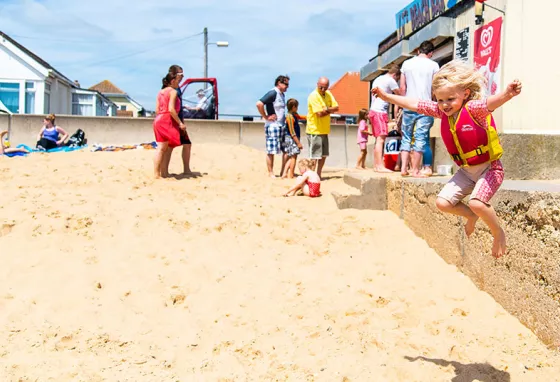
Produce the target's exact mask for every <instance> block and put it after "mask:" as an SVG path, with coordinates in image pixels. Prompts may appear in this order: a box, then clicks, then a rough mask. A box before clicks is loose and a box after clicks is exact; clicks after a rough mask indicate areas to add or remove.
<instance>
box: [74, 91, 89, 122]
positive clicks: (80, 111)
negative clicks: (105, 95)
mask: <svg viewBox="0 0 560 382" xmlns="http://www.w3.org/2000/svg"><path fill="white" fill-rule="evenodd" d="M93 105H94V104H93V94H77V93H73V94H72V114H74V115H87V116H90V117H92V116H94V113H93Z"/></svg>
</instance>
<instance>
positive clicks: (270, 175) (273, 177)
mask: <svg viewBox="0 0 560 382" xmlns="http://www.w3.org/2000/svg"><path fill="white" fill-rule="evenodd" d="M268 176H269V177H271V178H272V179H275V178H276V175H274V174H268Z"/></svg>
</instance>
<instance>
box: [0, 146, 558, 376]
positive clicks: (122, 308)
mask: <svg viewBox="0 0 560 382" xmlns="http://www.w3.org/2000/svg"><path fill="white" fill-rule="evenodd" d="M153 154H154V152H153V151H149V150H134V151H124V152H95V153H93V152H89V151H87V150H83V151H78V152H72V153H55V154H32V155H30V156H29V157H26V158H5V157H2V158H0V184H1V189H0V196H1V204H0V229H1V230H0V253H1V259H2V267H1V268H0V312H1V314H0V325H1V328H2V330H1V331H0V360H1V365H0V381H57V382H61V381H344V382H350V381H352V382H353V381H455V382H458V381H465V382H471V381H499V382H502V381H560V357H559V355H558V353H556V352H554V351H552V350H550V349H547V348H546V346H544V345H543V344H542V343H541V342H540V341H539V340H538V339H537V337H536V336H535V335H534V334H533V333H532V332H531V331H529V330H528V329H527V328H526V327H524V326H523V325H522V324H521V323H520V322H519V321H518V320H517V319H516V318H514V317H512V316H511V315H509V314H508V313H507V312H506V311H505V310H504V309H503V308H502V307H501V306H500V305H498V304H497V303H496V302H495V301H494V300H493V299H492V298H491V297H490V296H489V295H487V294H486V293H484V292H481V291H479V290H478V289H477V288H476V287H475V286H474V284H473V283H472V282H471V281H470V280H469V279H468V278H467V277H465V276H464V275H463V274H462V273H460V272H459V271H458V270H457V269H456V268H455V267H454V266H452V265H449V264H446V263H445V262H444V261H443V260H442V259H441V258H440V257H439V256H438V255H437V254H436V253H435V252H434V251H433V250H432V249H431V248H429V247H428V245H427V244H426V243H425V242H424V241H422V240H421V239H419V238H417V237H416V236H415V235H414V234H413V233H412V232H411V231H410V230H409V229H408V228H407V227H406V226H405V225H404V223H403V222H402V221H400V220H399V219H398V217H397V216H396V215H394V214H393V213H391V212H388V211H358V210H342V211H340V210H338V209H337V208H336V205H335V203H334V201H333V198H332V197H331V195H330V192H331V191H333V190H344V189H345V187H346V186H345V185H344V184H343V181H342V175H343V173H342V172H340V171H339V172H337V171H334V170H331V171H328V172H326V173H325V175H326V179H325V180H324V182H323V184H322V192H323V197H321V198H316V199H309V198H305V197H294V198H283V197H281V194H282V192H283V191H285V190H286V189H287V188H288V187H289V185H290V184H291V181H286V180H281V179H275V180H271V179H269V178H267V176H266V171H265V161H264V154H263V153H262V152H259V151H255V150H253V149H250V148H246V147H240V146H219V145H195V146H194V147H193V170H194V171H196V172H198V173H200V175H199V176H198V177H195V178H180V177H177V178H171V179H163V180H158V181H155V180H153V179H152V173H153V169H152V157H153ZM327 165H328V162H327ZM180 168H181V166H180V162H179V152H176V153H175V154H174V157H173V160H172V166H171V172H172V173H177V172H179V170H180Z"/></svg>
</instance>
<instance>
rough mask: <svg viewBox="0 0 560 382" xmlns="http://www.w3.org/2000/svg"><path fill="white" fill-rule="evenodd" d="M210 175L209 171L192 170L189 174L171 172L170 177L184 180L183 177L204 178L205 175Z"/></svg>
mask: <svg viewBox="0 0 560 382" xmlns="http://www.w3.org/2000/svg"><path fill="white" fill-rule="evenodd" d="M205 175H208V173H207V172H197V171H194V172H191V173H188V174H169V177H170V178H175V179H177V180H183V179H196V178H202V177H203V176H205Z"/></svg>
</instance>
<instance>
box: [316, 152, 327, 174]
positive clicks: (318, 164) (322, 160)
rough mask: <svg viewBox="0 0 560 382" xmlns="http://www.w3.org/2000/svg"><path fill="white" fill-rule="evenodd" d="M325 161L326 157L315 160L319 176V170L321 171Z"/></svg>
mask: <svg viewBox="0 0 560 382" xmlns="http://www.w3.org/2000/svg"><path fill="white" fill-rule="evenodd" d="M326 161H327V157H322V158H321V159H319V160H318V161H317V167H316V172H317V175H319V177H321V172H322V171H323V166H325V162H326Z"/></svg>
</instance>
